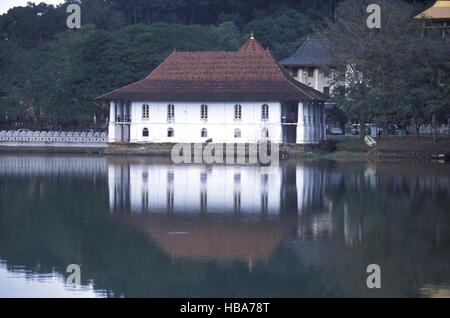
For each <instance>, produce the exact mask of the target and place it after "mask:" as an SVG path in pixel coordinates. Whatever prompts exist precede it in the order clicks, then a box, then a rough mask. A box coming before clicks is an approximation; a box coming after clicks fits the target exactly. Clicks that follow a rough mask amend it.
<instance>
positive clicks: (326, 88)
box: [323, 86, 330, 96]
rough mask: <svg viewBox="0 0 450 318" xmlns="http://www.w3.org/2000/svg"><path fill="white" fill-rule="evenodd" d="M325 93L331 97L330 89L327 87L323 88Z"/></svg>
mask: <svg viewBox="0 0 450 318" xmlns="http://www.w3.org/2000/svg"><path fill="white" fill-rule="evenodd" d="M323 93H324V94H325V95H327V96H330V88H329V87H327V86H325V87H324V88H323Z"/></svg>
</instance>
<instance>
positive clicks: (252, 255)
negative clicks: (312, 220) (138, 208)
mask: <svg viewBox="0 0 450 318" xmlns="http://www.w3.org/2000/svg"><path fill="white" fill-rule="evenodd" d="M121 218H123V221H124V222H126V223H129V224H132V225H133V226H135V227H137V228H139V229H140V230H142V231H144V232H146V233H147V234H148V235H149V236H150V237H151V239H152V240H153V241H154V242H156V243H157V244H158V245H159V246H160V247H161V248H163V249H164V251H166V253H167V254H169V255H170V256H171V257H173V258H194V259H215V260H226V259H240V260H244V261H248V260H253V261H255V262H256V261H265V260H268V259H269V257H270V256H271V255H272V253H273V251H274V250H275V249H276V248H277V247H278V245H279V244H280V242H281V240H282V238H283V236H284V233H286V229H284V228H283V227H282V226H281V224H280V223H278V222H275V221H268V220H266V221H251V222H245V221H239V220H234V219H232V218H230V219H227V220H222V219H220V218H209V217H199V216H195V217H193V216H167V215H126V216H124V215H122V216H121Z"/></svg>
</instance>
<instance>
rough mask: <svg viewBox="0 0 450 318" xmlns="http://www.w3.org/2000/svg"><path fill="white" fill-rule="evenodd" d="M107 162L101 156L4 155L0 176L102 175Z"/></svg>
mask: <svg viewBox="0 0 450 318" xmlns="http://www.w3.org/2000/svg"><path fill="white" fill-rule="evenodd" d="M106 169H107V163H106V161H105V159H104V158H102V157H87V156H67V157H64V156H57V157H53V156H42V155H23V156H20V157H19V156H16V155H11V156H9V155H6V156H2V157H1V160H0V176H8V175H10V176H30V175H42V176H51V175H72V174H73V175H77V176H94V175H101V176H104V175H105V173H106Z"/></svg>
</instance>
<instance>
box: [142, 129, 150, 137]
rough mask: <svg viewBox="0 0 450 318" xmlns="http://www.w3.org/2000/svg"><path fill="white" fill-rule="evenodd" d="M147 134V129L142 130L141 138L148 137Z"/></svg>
mask: <svg viewBox="0 0 450 318" xmlns="http://www.w3.org/2000/svg"><path fill="white" fill-rule="evenodd" d="M148 135H149V133H148V128H144V129H143V130H142V137H148Z"/></svg>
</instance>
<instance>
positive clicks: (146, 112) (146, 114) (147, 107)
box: [142, 104, 150, 120]
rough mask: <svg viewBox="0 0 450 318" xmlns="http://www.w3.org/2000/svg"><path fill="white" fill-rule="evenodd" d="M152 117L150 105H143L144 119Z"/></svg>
mask: <svg viewBox="0 0 450 318" xmlns="http://www.w3.org/2000/svg"><path fill="white" fill-rule="evenodd" d="M149 118H150V105H147V104H144V105H142V119H143V120H148V119H149Z"/></svg>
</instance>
